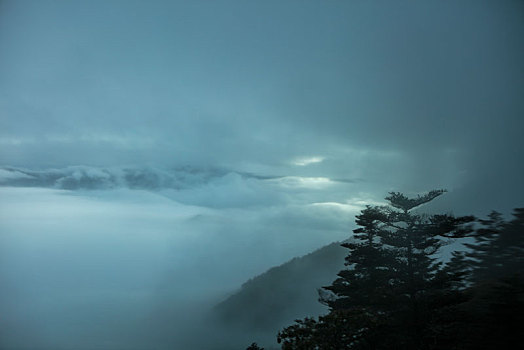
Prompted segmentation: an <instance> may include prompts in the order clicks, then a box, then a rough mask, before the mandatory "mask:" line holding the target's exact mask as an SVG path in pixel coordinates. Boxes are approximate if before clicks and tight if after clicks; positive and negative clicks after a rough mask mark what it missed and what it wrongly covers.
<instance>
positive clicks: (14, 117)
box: [0, 0, 524, 348]
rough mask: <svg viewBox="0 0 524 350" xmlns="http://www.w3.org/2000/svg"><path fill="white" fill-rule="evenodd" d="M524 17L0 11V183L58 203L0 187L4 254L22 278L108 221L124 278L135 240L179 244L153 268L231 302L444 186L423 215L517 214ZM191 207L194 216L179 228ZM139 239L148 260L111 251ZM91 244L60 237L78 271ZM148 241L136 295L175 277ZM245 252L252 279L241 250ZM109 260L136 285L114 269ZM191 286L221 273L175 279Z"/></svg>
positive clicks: (514, 10) (395, 5)
mask: <svg viewBox="0 0 524 350" xmlns="http://www.w3.org/2000/svg"><path fill="white" fill-rule="evenodd" d="M523 19H524V5H523V3H522V2H521V1H510V0H508V1H498V2H490V1H475V0H471V1H460V2H442V1H424V2H420V1H408V0H406V1H395V2H391V1H379V2H359V1H330V2H314V1H285V2H282V1H263V2H260V1H259V2H244V1H223V2H212V3H210V2H209V1H191V2H188V1H149V2H143V1H124V0H116V1H102V0H95V1H80V0H78V1H76V0H73V1H14V0H4V1H1V2H0V184H1V185H2V186H15V185H16V186H38V187H50V188H52V189H53V190H50V189H47V190H42V189H31V190H28V189H24V188H18V189H5V188H4V189H3V190H2V191H7V192H5V193H4V194H5V196H3V197H2V199H1V200H0V206H2V212H3V213H2V212H0V214H1V215H4V217H3V219H4V220H2V221H3V222H2V225H1V226H0V229H1V231H2V232H1V233H2V236H0V239H2V240H4V241H5V242H6V243H9V244H11V245H10V247H12V248H13V249H14V250H12V252H11V253H10V254H11V255H9V256H8V257H6V255H4V257H3V259H4V260H5V259H8V262H9V263H10V264H15V263H16V264H18V263H20V264H22V263H21V262H20V261H22V260H21V259H22V258H23V257H24V256H31V254H30V252H31V249H33V248H34V247H35V245H32V243H31V242H33V241H32V240H31V239H30V238H34V237H33V236H31V235H32V234H33V233H35V232H37V231H38V229H41V230H42V232H44V233H46V234H57V235H58V236H56V237H55V236H52V237H51V238H53V237H54V238H53V239H51V240H50V241H49V242H51V243H52V244H55V243H56V244H58V243H57V242H60V238H61V236H60V235H62V234H64V233H63V232H65V231H68V230H69V231H71V230H73V228H74V227H77V226H81V227H82V229H81V230H80V233H81V234H86V235H89V234H90V233H91V232H97V231H100V230H101V227H100V225H102V224H107V225H109V227H113V228H114V232H116V233H115V236H114V237H113V241H110V242H109V243H111V242H112V243H111V244H113V245H112V246H111V247H113V248H114V249H115V251H117V252H118V254H116V255H117V256H116V257H115V258H114V259H116V260H118V259H119V258H120V259H123V260H125V259H131V258H130V257H131V256H132V255H133V253H134V252H135V251H133V249H137V248H136V247H138V246H140V245H141V244H142V243H144V242H148V241H147V240H146V239H145V238H144V237H145V236H142V234H143V232H146V231H148V230H151V231H152V232H156V233H158V232H167V231H169V230H168V229H167V228H166V227H169V228H170V229H171V228H174V229H175V231H176V232H177V234H181V232H187V233H188V234H187V235H182V236H183V237H185V238H184V239H186V238H187V239H188V240H187V241H183V239H182V238H180V237H179V236H178V235H175V236H176V237H178V238H180V239H181V240H182V241H183V243H181V242H182V241H177V242H175V243H176V244H175V243H174V245H175V246H177V244H179V243H180V246H177V248H176V249H178V250H176V249H175V250H176V251H177V252H180V254H179V259H178V260H176V259H175V260H170V259H167V258H166V260H162V261H159V262H158V265H159V266H162V268H164V267H165V266H163V265H164V264H168V263H172V264H173V265H174V266H178V267H177V268H178V270H177V271H174V272H173V275H176V276H178V277H180V279H181V280H184V278H187V279H186V280H185V281H186V282H187V284H188V285H192V284H194V285H195V286H199V287H202V288H204V287H206V288H207V287H209V286H211V285H213V283H219V282H218V281H219V280H220V279H222V280H227V281H228V282H227V285H228V286H229V287H231V286H233V285H236V284H238V283H240V282H241V281H242V280H243V279H244V278H247V277H249V276H251V275H253V274H255V273H259V272H262V270H263V269H265V268H267V267H269V266H271V265H274V264H278V263H281V262H283V261H285V260H286V259H288V258H290V257H292V256H294V255H298V254H303V253H306V252H307V251H308V250H311V249H313V248H314V247H318V246H319V245H322V244H326V243H329V242H331V241H333V240H337V239H342V238H343V237H345V235H346V234H347V232H348V231H349V229H350V227H349V226H350V222H351V220H352V216H353V215H354V214H355V213H356V212H358V210H359V209H360V208H362V207H363V206H364V205H366V204H369V203H377V202H379V201H380V200H381V198H383V196H384V195H385V194H386V192H387V191H393V190H395V191H396V190H399V191H406V192H408V193H414V192H415V193H416V192H421V191H425V190H429V189H432V188H447V189H448V190H449V193H447V194H446V195H445V196H442V198H439V200H438V201H436V203H435V204H434V205H433V207H431V208H435V209H438V210H441V209H444V210H446V211H447V210H454V211H456V212H459V213H461V214H470V213H474V214H485V213H487V212H488V211H489V210H491V209H498V210H501V211H508V210H509V209H510V208H512V207H516V206H522V198H523V196H524V188H523V185H522V178H524V165H523V164H524V163H523V162H522V159H524V154H523V150H524V141H523V140H524V138H523V137H522V134H523V132H524V118H523V116H524V99H522V93H523V92H524V69H523V63H522V62H524V48H523V46H522V38H523V37H524V20H523ZM64 189H67V190H71V191H72V192H69V191H66V192H63V191H62V190H64ZM24 191H29V192H27V193H26V192H24ZM33 191H35V192H33ZM39 191H44V192H39ZM47 191H52V192H47ZM53 191H54V192H53ZM35 193H40V195H35ZM26 196H29V197H31V198H34V199H36V200H37V201H36V202H35V203H31V206H30V205H29V204H30V203H26V202H24V201H23V200H22V199H21V198H25V197H26ZM69 196H73V197H74V198H75V200H72V199H70V198H69ZM75 196H76V197H75ZM131 197H132V198H134V199H130V198H131ZM93 198H98V199H97V200H95V199H93ZM152 198H154V199H152ZM133 201H137V202H142V201H143V203H145V204H144V207H140V208H137V207H134V206H133V205H131V204H130V202H133ZM24 203H25V204H24ZM95 203H96V205H95ZM33 205H34V206H33ZM46 206H50V209H49V211H46V210H45V207H46ZM97 206H100V207H101V208H103V209H106V210H107V211H108V212H107V213H106V212H103V211H96V210H94V209H93V208H95V207H97ZM83 210H86V214H85V215H86V216H82V215H80V216H79V217H78V216H75V215H76V214H75V213H78V212H79V211H80V212H82V211H83ZM155 210H158V212H157V214H158V215H157V216H155V215H153V214H151V215H152V216H151V217H150V216H148V215H149V213H151V212H155ZM186 210H188V211H190V212H191V215H190V218H184V219H183V220H182V219H180V220H178V219H173V220H174V221H175V222H171V221H169V220H170V219H168V218H169V217H170V216H171V215H175V216H176V215H179V214H180V213H185V212H186ZM30 211H33V212H34V213H35V215H37V214H38V215H40V216H39V218H40V219H41V221H40V222H38V224H36V223H35V221H34V220H36V219H35V218H34V217H32V216H31V215H29V212H30ZM5 213H9V214H10V215H9V216H7V214H5ZM39 213H40V214H39ZM64 213H65V214H67V215H71V216H70V217H66V218H65V219H64V221H63V222H62V223H61V224H57V222H60V220H58V219H56V217H59V216H60V215H62V214H64ZM89 213H90V214H89ZM111 213H112V214H114V215H115V217H116V218H117V219H115V220H116V221H111V220H110V218H111ZM141 213H148V215H145V216H141V215H140V214H141ZM45 214H49V215H50V217H51V218H53V217H54V218H55V219H56V220H55V221H53V220H51V219H49V220H46V215H45ZM88 214H89V215H88ZM95 214H96V215H95ZM87 217H89V219H90V220H92V222H89V224H92V225H93V226H91V225H86V224H85V222H86V220H87V219H86V218H87ZM135 217H136V218H138V219H137V220H136V221H133V220H132V219H133V218H135ZM71 218H72V219H71ZM98 220H101V221H100V222H101V223H100V225H99V224H98ZM127 220H131V221H130V222H133V223H135V224H136V226H132V225H131V226H130V224H129V223H128V221H127ZM156 220H160V221H159V223H157V221H156ZM37 221H38V220H37ZM23 222H26V224H27V225H29V226H23ZM84 225H85V227H84ZM111 225H113V226H111ZM170 225H173V226H170ZM25 229H27V230H26V231H27V232H29V233H28V234H29V236H27V237H25V236H24V237H25V238H24V237H22V238H20V241H17V240H16V239H15V238H13V237H15V236H13V233H14V232H17V230H22V231H23V230H25ZM55 229H57V230H58V231H56V233H55ZM128 230H129V231H130V232H134V234H135V235H136V237H138V238H137V241H134V242H135V243H136V245H133V244H131V245H125V246H124V247H122V249H121V250H120V248H119V247H118V242H119V240H120V239H124V238H123V237H124V232H126V231H128ZM137 230H138V231H137ZM140 230H143V231H140ZM139 231H140V232H139ZM246 232H247V233H248V234H247V233H246ZM28 237H29V238H28ZM36 237H38V236H37V235H36ZM93 237H95V238H93V241H89V240H88V241H86V242H84V243H86V250H85V251H83V250H82V249H80V248H79V247H78V246H77V245H76V241H73V240H71V239H69V238H68V239H66V240H65V243H64V244H65V246H67V247H68V248H71V249H72V250H73V251H75V249H77V250H76V251H77V252H78V253H79V254H80V258H79V259H77V260H74V259H73V265H72V266H78V267H79V268H80V267H82V266H84V265H83V264H84V260H82V257H84V258H86V261H87V258H91V256H92V255H93V254H95V252H96V250H97V249H95V248H96V247H97V244H98V243H99V242H98V241H96V239H100V240H102V236H100V235H98V236H97V235H95V236H93ZM126 237H127V236H126ZM148 237H157V238H158V237H159V236H158V235H155V234H153V235H152V236H148ZM188 237H191V238H188ZM142 238H144V240H143V241H142ZM178 238H177V239H178ZM13 239H14V240H13ZM82 239H87V238H82ZM16 242H18V243H16ZM35 242H41V243H42V247H43V248H42V249H44V250H45V249H48V251H47V253H46V252H45V251H44V253H45V254H44V256H46V257H50V258H51V257H52V256H53V255H54V254H55V253H56V254H57V257H56V259H58V260H53V261H54V262H53V261H51V262H49V263H48V265H49V266H51V267H52V266H54V267H57V266H58V265H60V264H58V263H57V262H60V261H62V260H61V259H62V258H63V259H66V260H67V259H69V257H66V256H64V255H62V254H65V253H62V251H61V250H60V249H58V248H57V249H55V250H53V249H54V248H53V247H51V246H48V245H46V244H44V243H45V242H44V241H39V240H37V241H35ZM155 242H156V243H158V242H159V241H158V240H157V241H155ZM202 242H204V243H202ZM217 242H220V243H217ZM15 243H16V244H15ZM156 243H151V242H150V244H151V245H152V246H149V247H150V248H151V249H150V250H147V249H146V250H147V252H146V253H144V255H140V256H142V257H143V258H144V259H145V260H147V261H146V264H145V265H144V266H145V267H144V270H143V273H144V274H143V275H140V276H145V275H147V272H148V271H149V272H151V273H152V275H151V276H154V278H157V277H158V278H159V279H161V278H162V277H159V275H160V274H161V272H160V271H159V270H157V269H156V267H155V266H157V265H155V264H156V263H154V262H152V261H153V260H154V259H153V260H149V257H150V256H149V255H151V257H154V256H155V254H158V250H157V249H160V248H159V247H161V246H162V245H161V244H158V245H155V244H156ZM17 244H19V245H17ZM144 244H146V243H144ZM146 246H147V244H146ZM153 246H154V247H153ZM32 247H33V248H32ZM181 247H182V248H181ZM15 248H16V249H15ZM37 248H38V247H37ZM37 248H34V249H37ZM146 248H147V247H146ZM184 248H187V249H186V250H184ZM38 249H40V248H38ZM104 249H105V248H104ZM108 249H109V248H108ZM4 250H6V251H7V248H4ZM250 250H256V254H255V255H252V260H250V262H249V263H245V262H244V261H245V260H246V259H248V260H249V257H248V256H247V255H244V254H243V253H238V254H236V253H232V252H238V251H242V252H246V251H250ZM188 251H191V252H192V254H189V255H187V254H184V253H187V252H188ZM209 251H211V252H213V254H214V255H213V254H211V256H210V257H209V261H208V264H207V265H206V264H204V265H199V266H197V265H195V264H197V262H198V261H200V260H199V259H201V258H202V257H203V256H205V255H206V254H204V253H208V252H209ZM82 254H84V255H82ZM104 254H105V255H104ZM235 254H236V255H235ZM102 255H103V259H102V261H105V262H107V263H108V264H113V263H115V264H116V266H117V267H119V268H120V267H121V268H122V271H123V273H124V275H125V276H129V275H126V274H127V273H128V272H126V271H131V270H130V269H128V268H127V267H125V266H124V265H125V264H121V262H122V261H123V260H119V261H116V260H114V259H113V258H112V257H111V258H110V257H109V255H110V254H109V253H108V251H107V250H102ZM223 256H228V257H230V259H229V260H227V259H226V260H227V261H224V259H223ZM6 261H7V260H6ZM115 261H116V262H115ZM40 263H42V264H44V265H45V262H42V261H36V260H29V261H28V262H27V264H29V265H24V264H22V265H20V266H19V267H20V269H18V270H17V269H14V270H16V271H21V272H24V273H26V272H27V271H32V270H31V269H33V268H34V267H35V266H38V265H39V264H40ZM220 264H222V265H220ZM153 265H155V266H153ZM4 266H7V265H4ZM132 266H133V267H137V265H133V264H132ZM238 266H241V267H244V266H246V268H245V270H243V271H241V272H239V271H238ZM197 267H198V268H200V269H204V270H205V269H209V270H212V269H213V268H216V269H217V271H219V273H217V274H216V275H212V274H209V275H206V274H203V275H199V276H200V277H199V276H196V277H195V276H193V277H191V278H193V279H191V278H190V275H185V274H184V273H183V272H184V271H183V269H184V268H187V270H188V271H195V270H194V269H196V268H197ZM137 268H138V267H137ZM234 269H236V270H235V273H229V274H228V272H231V271H232V270H234ZM117 270H118V269H117ZM2 271H3V272H2ZM6 271H8V270H5V269H4V270H1V266H0V272H2V273H4V278H7V277H6V276H7V275H5V274H6V273H8V272H6ZM96 271H97V270H96V269H94V270H93V269H92V270H90V269H89V268H88V269H87V272H88V273H90V274H91V276H92V277H93V276H94V277H93V278H95V279H96V278H97V277H96V275H97V273H96ZM111 271H112V270H111ZM111 271H110V272H111ZM62 272H63V271H62ZM113 272H114V271H113ZM27 273H28V272H27ZM108 273H109V272H108ZM129 273H130V272H129ZM162 273H163V272H162ZM166 274H167V272H166ZM51 275H53V274H52V273H51ZM9 276H11V275H9ZM57 276H60V273H57ZM62 276H69V277H67V278H66V281H67V283H71V279H69V278H73V280H74V278H76V275H74V274H71V275H68V274H67V273H65V272H63V273H62ZM125 276H124V277H125ZM11 277H12V276H11ZM22 277H23V276H22ZM22 277H21V278H22ZM30 277H31V276H29V277H27V278H28V280H27V281H29V282H27V283H28V285H25V284H24V283H25V282H26V280H23V278H22V280H20V281H21V282H20V283H21V287H20V288H21V291H27V290H29V289H28V288H29V287H31V286H33V284H32V283H34V282H31V278H30ZM124 277H122V279H121V280H119V281H121V282H122V283H123V284H125V283H127V282H137V281H138V279H137V280H134V281H133V280H132V279H131V278H130V279H129V280H127V279H126V278H124ZM9 278H10V277H9ZM13 278H14V277H13ZM144 278H145V277H144ZM206 278H209V281H208V282H209V284H207V285H206V284H205V283H204V282H205V280H206ZM15 280H16V278H15ZM108 280H110V278H109V277H108V276H107V275H100V280H99V282H100V284H101V285H104V284H105V283H106V282H107V281H108ZM126 281H127V282H126ZM148 281H149V280H148ZM124 282H125V283H124ZM28 286H29V287H28ZM170 291H171V290H170ZM149 292H150V291H147V293H149ZM184 292H187V290H185V291H184ZM214 292H217V293H218V292H224V293H225V291H223V290H222V291H217V290H214ZM12 293H13V294H12V295H16V293H15V292H12ZM27 293H29V292H27ZM29 294H31V293H29ZM117 294H118V293H117ZM10 295H11V294H10ZM46 295H47V294H45V293H43V294H41V296H39V298H40V297H41V298H43V299H42V300H44V299H45V296H46ZM104 295H106V296H107V294H104ZM28 298H29V297H28ZM129 298H130V299H129V300H131V299H132V296H129ZM22 299H23V298H22ZM22 299H21V300H22ZM5 300H8V299H5ZM13 300H14V299H13ZM24 300H25V299H24ZM104 300H105V299H104ZM126 300H128V299H126ZM42 303H43V304H38V302H37V303H36V304H38V305H36V306H42V305H47V306H45V307H43V306H42V307H43V308H44V309H45V310H48V309H46V308H48V307H49V305H48V304H45V302H44V301H42ZM98 305H102V304H98ZM3 307H6V308H7V306H6V305H5V303H4V305H3ZM15 309H16V307H15ZM15 309H13V310H15ZM16 310H18V311H16ZM16 310H15V311H12V312H11V315H13V317H15V316H16V317H18V316H19V315H21V314H23V311H24V310H22V311H20V310H21V309H16ZM114 310H116V309H114ZM117 313H118V312H116V311H115V314H117ZM17 315H18V316H17ZM57 317H58V316H57ZM87 319H93V318H92V317H91V318H90V317H88V318H87ZM22 321H24V322H25V320H22ZM22 321H20V322H21V323H22V324H23V322H22ZM55 321H56V322H58V323H57V324H59V323H60V322H62V321H63V320H60V319H59V317H58V319H57V320H55ZM15 323H16V322H15V320H14V318H13V321H12V322H11V323H10V324H9V327H11V328H12V329H13V330H16V329H22V328H23V327H22V328H20V327H18V326H17V325H16V324H15ZM53 327H54V326H51V328H53ZM11 328H10V329H11ZM36 328H38V323H35V337H39V338H38V339H41V340H42V343H45V342H46V341H50V344H51V345H50V347H53V345H56V344H52V341H51V340H49V339H47V340H46V339H44V338H45V336H46V333H45V331H44V330H40V331H36ZM59 328H60V327H55V328H53V329H55V330H57V329H59ZM151 332H152V331H151ZM49 334H51V335H52V332H51V333H48V335H49ZM77 335H78V334H77ZM73 338H75V337H74V336H72V338H71V339H69V340H67V341H70V342H71V343H67V344H66V343H64V344H63V345H64V347H65V348H68V347H71V346H69V345H70V344H75V342H76V343H78V342H77V340H78V338H77V339H73ZM104 339H106V338H104ZM64 342H66V340H64ZM100 346H102V347H103V345H100ZM73 347H74V346H73ZM108 347H111V346H110V345H108Z"/></svg>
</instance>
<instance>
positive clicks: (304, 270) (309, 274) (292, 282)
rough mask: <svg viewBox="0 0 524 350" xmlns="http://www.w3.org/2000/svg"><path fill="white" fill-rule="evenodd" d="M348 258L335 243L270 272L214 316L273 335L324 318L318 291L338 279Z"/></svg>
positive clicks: (246, 288) (216, 311)
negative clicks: (309, 319)
mask: <svg viewBox="0 0 524 350" xmlns="http://www.w3.org/2000/svg"><path fill="white" fill-rule="evenodd" d="M346 254H347V249H345V248H342V247H341V246H340V243H332V244H330V245H327V246H325V247H323V248H320V249H318V250H316V251H314V252H313V253H310V254H308V255H305V256H302V257H300V258H294V259H292V260H291V261H289V262H287V263H285V264H282V265H280V266H278V267H274V268H271V269H270V270H268V271H267V272H265V273H263V274H262V275H259V276H257V277H255V278H253V279H251V280H249V281H247V282H246V283H244V284H243V285H242V287H241V288H240V290H239V291H238V292H236V293H235V294H233V295H232V296H230V297H229V298H227V299H226V300H225V301H223V302H222V303H220V304H219V305H217V306H216V308H215V310H214V311H215V314H216V316H217V317H218V318H219V320H220V321H221V322H222V323H223V324H224V325H230V326H232V327H239V328H241V329H249V330H257V331H262V332H264V331H270V332H273V333H274V334H276V331H278V329H280V328H282V327H283V326H285V325H288V324H290V323H291V322H293V320H295V319H297V318H301V317H305V316H313V315H318V314H322V313H324V312H325V311H326V310H327V309H326V307H325V306H323V305H322V304H320V303H319V302H318V289H319V288H320V287H322V286H326V285H329V284H330V283H331V282H332V281H333V280H334V279H335V277H336V274H337V273H338V272H339V271H340V270H341V269H342V268H343V266H344V257H345V256H346Z"/></svg>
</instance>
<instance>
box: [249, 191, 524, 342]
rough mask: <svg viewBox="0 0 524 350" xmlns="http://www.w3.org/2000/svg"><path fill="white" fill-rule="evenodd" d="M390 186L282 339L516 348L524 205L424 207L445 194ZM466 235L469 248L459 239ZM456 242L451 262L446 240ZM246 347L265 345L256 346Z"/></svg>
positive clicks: (521, 320)
mask: <svg viewBox="0 0 524 350" xmlns="http://www.w3.org/2000/svg"><path fill="white" fill-rule="evenodd" d="M445 192H446V191H445V190H432V191H430V192H428V193H426V194H424V195H419V196H417V197H415V198H408V197H407V196H405V195H404V194H402V193H399V192H390V193H389V196H387V197H386V198H385V199H386V200H387V202H388V205H385V206H367V207H366V208H365V209H363V210H362V211H361V213H360V214H359V215H357V216H356V224H357V226H358V228H356V229H355V230H353V233H354V240H353V241H351V242H350V243H343V244H342V246H343V247H344V248H346V249H347V256H346V258H345V268H344V269H342V270H341V271H340V272H339V273H338V275H337V278H336V279H335V280H334V281H333V283H332V284H331V285H329V286H322V288H321V289H319V302H320V303H323V304H325V305H327V306H328V307H329V312H328V313H327V314H325V315H321V316H318V317H306V318H304V319H297V320H296V321H295V323H294V324H292V325H289V326H288V327H285V328H284V329H282V330H281V331H280V332H279V333H278V335H277V341H278V343H279V344H281V346H282V349H283V350H295V349H297V350H298V349H333V350H335V349H413V350H415V349H416V350H419V349H420V350H422V349H424V350H426V349H427V350H437V349H494V348H502V349H511V348H513V347H514V344H518V343H519V341H520V337H521V335H522V334H523V331H524V279H523V276H522V269H523V267H524V235H523V233H524V208H517V209H515V210H514V212H513V216H512V218H511V219H509V220H505V219H504V217H503V216H502V214H500V213H498V212H496V211H493V212H491V213H490V214H489V215H488V217H487V218H476V217H474V216H459V217H457V216H454V215H452V214H447V213H446V214H425V213H420V212H419V211H418V210H417V209H418V207H420V206H422V205H424V204H426V203H428V202H430V201H432V200H434V199H436V198H437V197H439V196H440V195H442V194H444V193H445ZM458 241H460V242H462V244H457V243H458ZM450 245H451V246H454V247H453V249H452V250H451V255H450V258H449V259H443V258H442V256H441V255H440V251H441V248H442V247H443V246H450ZM247 349H248V350H255V349H263V348H262V347H260V346H258V345H257V344H256V343H253V344H251V345H250V346H249V347H248V348H247Z"/></svg>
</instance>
